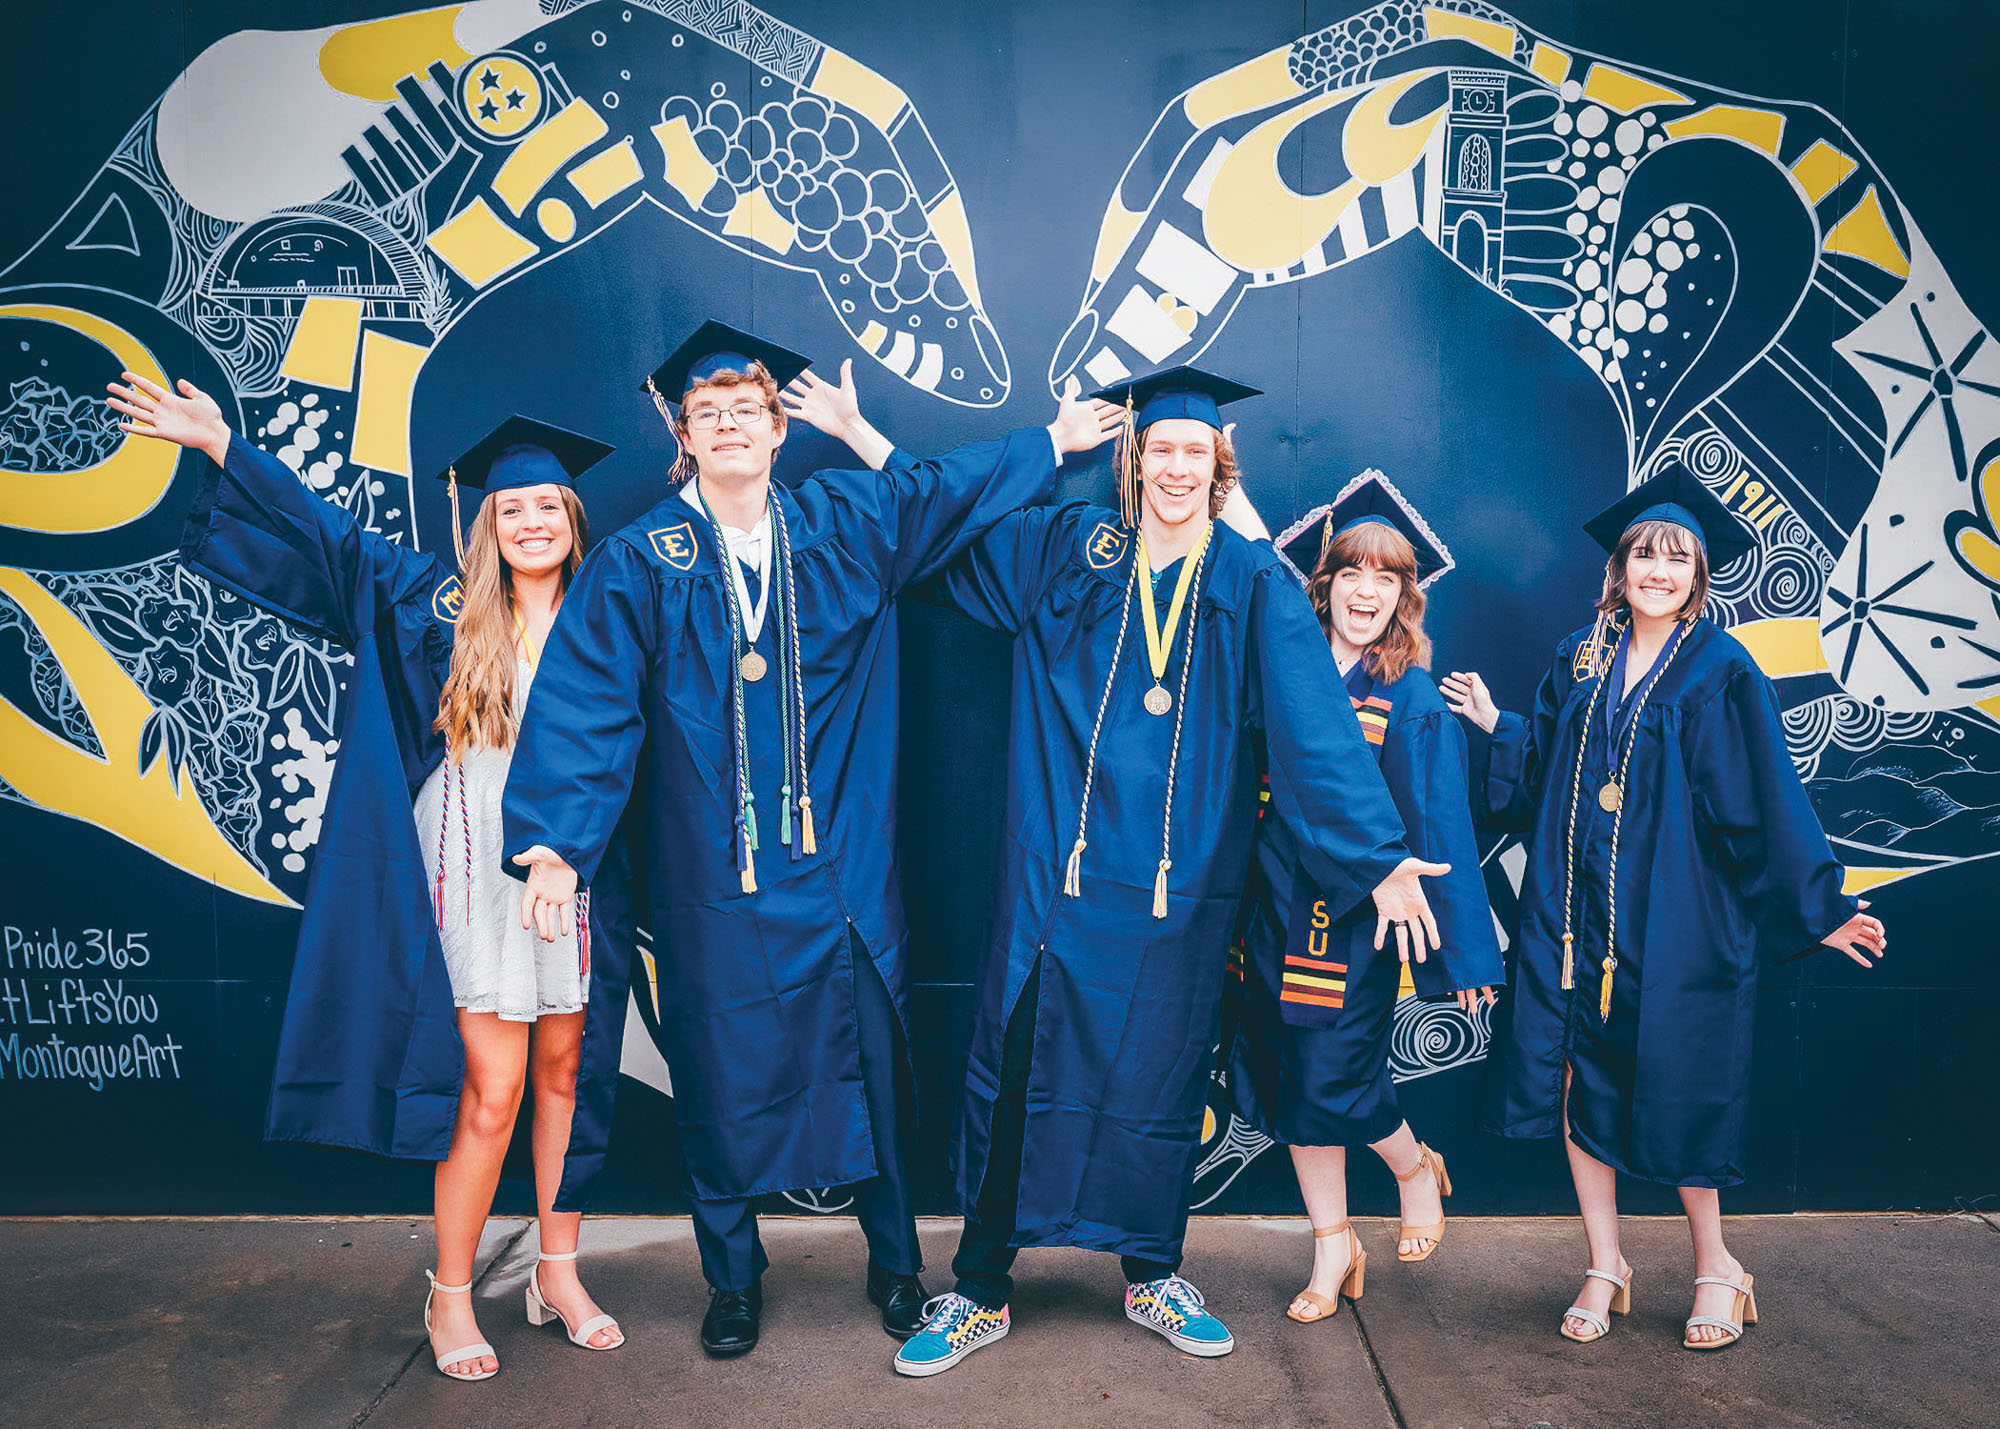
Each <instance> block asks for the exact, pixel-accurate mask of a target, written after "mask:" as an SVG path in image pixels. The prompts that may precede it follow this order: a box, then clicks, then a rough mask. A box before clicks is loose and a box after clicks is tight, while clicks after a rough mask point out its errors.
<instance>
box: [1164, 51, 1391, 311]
mask: <svg viewBox="0 0 2000 1429" xmlns="http://www.w3.org/2000/svg"><path fill="white" fill-rule="evenodd" d="M1352 97H1353V94H1352V91H1348V90H1338V91H1335V92H1333V93H1331V94H1322V95H1318V96H1316V97H1315V98H1312V99H1308V100H1306V101H1305V102H1303V103H1301V104H1298V105H1295V106H1294V107H1292V108H1291V109H1288V110H1286V111H1285V112H1284V113H1283V114H1280V115H1277V116H1275V117H1274V118H1271V119H1267V120H1265V121H1264V122H1263V123H1262V124H1259V125H1258V126H1257V127H1256V128H1255V129H1252V130H1251V131H1250V132H1249V133H1248V134H1245V135H1244V136H1243V138H1242V140H1241V141H1240V142H1239V143H1238V144H1237V145H1236V147H1235V148H1234V149H1231V150H1230V151H1229V153H1228V155H1227V156H1226V157H1225V158H1224V159H1223V161H1222V162H1221V164H1219V165H1217V166H1216V170H1215V182H1214V183H1213V184H1211V185H1210V186H1209V190H1208V207H1207V208H1206V209H1204V210H1203V211H1202V216H1201V224H1202V236H1203V237H1204V238H1206V239H1207V240H1208V246H1209V247H1210V248H1212V249H1213V250H1215V255H1216V257H1218V258H1220V259H1221V260H1222V261H1223V262H1225V263H1234V264H1235V265H1236V266H1237V267H1239V268H1241V269H1243V270H1244V271H1245V272H1275V271H1277V270H1279V269H1283V268H1289V267H1291V266H1292V265H1293V264H1294V263H1296V262H1298V261H1299V260H1300V259H1301V258H1303V257H1305V255H1306V254H1307V253H1309V252H1310V251H1312V249H1314V248H1315V247H1317V246H1318V245H1319V243H1320V242H1321V240H1323V239H1324V238H1325V237H1326V235H1327V234H1329V233H1331V232H1333V230H1334V226H1335V225H1336V224H1338V223H1339V222H1340V216H1341V214H1343V213H1345V212H1346V211H1347V206H1348V205H1349V204H1351V203H1353V202H1354V201H1355V199H1357V198H1359V197H1360V196H1361V191H1362V189H1363V188H1365V187H1366V185H1364V184H1363V183H1362V182H1361V181H1360V180H1359V179H1349V180H1347V182H1345V183H1343V184H1341V185H1340V186H1339V187H1338V188H1336V189H1333V190H1332V191H1331V192H1329V193H1323V194H1311V195H1304V194H1297V193H1294V192H1293V191H1292V189H1291V186H1290V185H1289V184H1287V183H1286V182H1285V181H1284V179H1283V178H1282V177H1280V176H1279V174H1278V148H1279V146H1280V145H1282V144H1283V143H1284V142H1285V140H1286V139H1287V138H1288V137H1290V135H1291V133H1292V131H1293V130H1294V129H1296V128H1298V127H1299V125H1301V124H1304V123H1305V122H1306V121H1307V120H1309V119H1313V118H1315V117H1316V116H1318V115H1320V114H1323V113H1325V112H1326V111H1327V110H1329V109H1331V108H1333V107H1334V106H1335V105H1337V104H1341V103H1344V102H1346V101H1347V100H1348V99H1351V98H1352Z"/></svg>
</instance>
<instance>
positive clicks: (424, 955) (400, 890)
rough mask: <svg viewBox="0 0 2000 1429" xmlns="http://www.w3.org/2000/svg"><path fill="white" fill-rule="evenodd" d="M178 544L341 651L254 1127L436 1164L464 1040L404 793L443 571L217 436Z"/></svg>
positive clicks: (275, 1136) (436, 671) (432, 744)
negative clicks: (329, 774) (301, 888)
mask: <svg viewBox="0 0 2000 1429" xmlns="http://www.w3.org/2000/svg"><path fill="white" fill-rule="evenodd" d="M181 561H182V563H183V564H184V565H186V566H187V568H188V569H189V570H191V571H194V572H195V573H196V574H198V575H200V576H202V577H204V578H205V579H207V580H209V581H212V582H214V583H215V584H217V585H221V586H226V587H228V588H229V589H230V590H233V591H235V592H236V593H237V594H238V595H240V596H242V597H243V598H244V599H245V600H248V601H250V602H252V603H253V604H255V605H257V606H260V607H261V608H263V609H265V610H268V611H270V612H271V613H272V614H273V615H276V616H278V617H279V618H280V619H283V620H285V621H288V622H289V623H290V624H292V625H293V626H294V627H296V628H297V629H298V630H300V631H301V632H302V633H304V634H307V635H311V636H315V637H318V638H320V639H323V640H326V641H328V642H330V643H332V644H334V645H337V646H339V647H340V648H341V649H343V650H346V651H347V652H348V653H350V654H351V655H352V656H353V657H354V664H353V667H352V669H351V671H350V672H349V673H348V676H347V685H346V689H345V691H344V692H343V694H342V698H341V715H340V728H339V737H340V752H339V759H338V760H337V762H336V764H335V768H334V773H333V780H332V786H331V788H330V789H329V790H328V791H327V800H326V810H325V812H324V814H323V815H322V816H321V821H320V839H319V846H318V849H317V852H316V853H315V855H314V858H313V866H312V872H311V874H310V875H309V876H308V879H307V883H306V899H305V911H304V913H303V914H302V916H301V917H300V920H299V943H298V953H297V956H296V959H295V960H294V962H293V965H292V980H291V988H290V992H289V993H288V995H287V997H286V1000H285V1014H284V1023H283V1028H282V1030H281V1032H280V1034H279V1038H278V1056H277V1065H276V1070H275V1075H274V1078H273V1082H272V1087H271V1104H270V1110H269V1114H268V1117H267V1120H266V1123H265V1129H264V1134H265V1136H266V1137H268V1138H270V1139H272V1140H276V1141H307V1142H316V1143H319V1144H321V1145H326V1146H344V1147H351V1148H353V1149H355V1150H359V1151H372V1152H374V1153H376V1154H377V1155H382V1156H405V1157H415V1158H421V1159H426V1160H432V1161H441V1160H443V1159H444V1158H445V1156H446V1155H447V1154H448V1152H449V1150H450V1147H451V1131H452V1123H453V1121H454V1119H455V1118H456V1116H457V1111H458V1091H459V1085H460V1083H461V1082H463V1081H464V1077H465V1053H464V1048H463V1046H462V1045H461V1043H460V1041H459V1036H458V1025H457V1014H456V1012H455V1011H454V1009H453V1005H452V992H451V980H450V978H449V976H448V974H447V972H446V970H445V963H444V952H443V949H442V948H441V947H440V946H439V944H438V932H437V925H436V922H435V917H434V914H433V912H432V909H431V903H430V891H429V888H428V880H427V879H426V876H425V873H424V862H423V854H422V851H421V850H420V849H419V847H418V844H417V828H416V822H415V819H414V817H413V814H412V805H413V802H414V800H415V797H416V793H417V791H418V790H419V789H420V788H422V786H423V782H424V780H425V779H426V778H427V777H428V776H429V774H430V772H431V771H432V770H433V769H435V768H436V767H437V765H438V762H439V761H440V760H441V759H442V758H443V757H444V752H445V743H444V736H443V735H441V734H438V733H436V732H435V731H433V730H432V728H431V724H432V721H433V720H434V719H435V718H436V716H437V708H438V693H439V691H440V689H441V688H442V687H443V684H444V680H445V676H446V675H447V674H448V673H449V671H450V666H451V648H452V635H453V624H452V621H453V619H454V618H455V616H456V614H457V602H458V600H459V598H460V597H459V586H458V576H457V574H456V573H455V572H454V571H453V570H452V569H451V568H450V567H449V566H447V565H445V564H444V563H443V562H442V561H440V560H438V558H437V557H435V556H432V555H428V554H425V553H422V552H418V551H412V550H409V549H407V548H405V547H403V546H399V545H397V544H396V543H395V542H393V541H390V540H387V539H385V538H384V537H382V536H380V535H378V534H377V533H375V532H373V531H369V530H366V529H364V528H363V527H361V526H360V525H359V524H358V523H356V521H355V520H354V518H353V517H352V516H351V515H350V514H349V513H348V512H347V511H345V510H344V509H342V508H341V507H339V506H335V505H333V504H331V503H329V502H326V501H322V500H320V499H319V498H318V497H316V496H314V495H313V494H312V493H311V492H310V491H308V490H307V489H306V488H305V487H304V486H303V485H301V484H300V482H299V479H298V477H297V476H296V475H295V474H294V473H293V472H292V471H291V469H290V468H288V467H286V466H285V465H284V464H283V463H282V462H280V461H278V459H277V458H275V457H273V456H271V455H269V454H268V453H266V452H262V451H259V450H258V449H257V448H256V447H253V446H251V445H250V444H249V443H248V442H247V441H245V440H244V439H243V438H242V437H240V436H235V435H232V436H231V438H230V442H229V460H228V463H227V465H226V466H223V467H220V468H217V467H214V466H213V465H212V464H211V466H210V468H209V472H208V476H207V479H206V480H205V482H204V484H203V486H202V488H201V491H200V493H199V495H198V496H197V497H196V499H195V503H194V507H193V509H192V510H190V511H189V513H188V518H187V524H186V527H185V530H184V532H183V535H182V540H181ZM616 906H618V899H617V898H616V897H615V896H610V895H608V896H607V898H605V899H600V900H599V907H598V908H597V909H595V910H593V918H594V924H593V926H594V927H595V928H596V929H597V933H596V941H597V942H598V943H599V944H600V945H604V944H608V943H611V942H613V941H615V936H616V935H615V933H613V932H612V931H610V930H607V929H606V927H605V926H604V922H605V918H606V916H607V914H608V913H609V912H610V911H611V910H612V909H613V908H615V907H616ZM626 936H627V937H628V938H629V932H628V933H627V934H626Z"/></svg>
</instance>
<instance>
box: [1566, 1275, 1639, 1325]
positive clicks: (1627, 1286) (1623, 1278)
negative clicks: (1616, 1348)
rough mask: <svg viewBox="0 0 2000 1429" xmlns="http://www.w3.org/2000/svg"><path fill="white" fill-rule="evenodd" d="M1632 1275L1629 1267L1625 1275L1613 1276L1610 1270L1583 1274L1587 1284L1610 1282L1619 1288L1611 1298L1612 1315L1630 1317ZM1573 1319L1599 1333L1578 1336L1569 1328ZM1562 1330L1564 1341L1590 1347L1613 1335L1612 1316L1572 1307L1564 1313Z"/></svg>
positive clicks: (1576, 1306)
mask: <svg viewBox="0 0 2000 1429" xmlns="http://www.w3.org/2000/svg"><path fill="white" fill-rule="evenodd" d="M1632 1274H1633V1272H1632V1267H1631V1266H1629V1265H1628V1266H1626V1267H1625V1273H1624V1274H1623V1275H1613V1274H1612V1273H1611V1272H1610V1271H1608V1270H1586V1271H1584V1272H1583V1276H1584V1282H1585V1283H1586V1284H1588V1283H1589V1282H1590V1281H1592V1280H1608V1281H1610V1282H1611V1283H1612V1284H1613V1285H1616V1286H1617V1287H1618V1289H1617V1290H1616V1291H1615V1292H1614V1293H1613V1294H1612V1296H1611V1314H1612V1315H1629V1314H1631V1313H1632ZM1572 1319H1576V1320H1581V1321H1583V1323H1584V1324H1586V1325H1588V1326H1590V1327H1591V1328H1592V1329H1593V1330H1595V1331H1597V1333H1596V1334H1594V1335H1579V1334H1577V1333H1576V1332H1575V1331H1574V1330H1572V1329H1570V1327H1569V1322H1570V1321H1571V1320H1572ZM1561 1328H1562V1335H1563V1338H1564V1339H1566V1340H1575V1341H1576V1342H1577V1343H1578V1344H1579V1345H1590V1344H1595V1343H1596V1342H1597V1341H1599V1340H1601V1339H1603V1338H1604V1337H1605V1336H1606V1335H1608V1334H1610V1333H1611V1319H1610V1316H1608V1315H1600V1314H1598V1313H1597V1312H1596V1311H1595V1310H1589V1309H1585V1308H1584V1307H1583V1306H1581V1305H1572V1306H1570V1307H1569V1308H1568V1309H1567V1310H1565V1311H1563V1319H1562V1326H1561Z"/></svg>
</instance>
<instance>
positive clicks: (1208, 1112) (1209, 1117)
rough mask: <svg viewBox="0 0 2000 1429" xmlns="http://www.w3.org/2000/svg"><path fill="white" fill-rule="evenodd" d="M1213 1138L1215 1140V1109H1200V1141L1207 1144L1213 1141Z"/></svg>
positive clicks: (1209, 1107) (1210, 1107) (1207, 1107)
mask: <svg viewBox="0 0 2000 1429" xmlns="http://www.w3.org/2000/svg"><path fill="white" fill-rule="evenodd" d="M1214 1138H1215V1108H1214V1107H1212V1106H1205V1107H1203V1108H1202V1109H1201V1139H1202V1140H1203V1141H1204V1142H1208V1141H1212V1140H1214Z"/></svg>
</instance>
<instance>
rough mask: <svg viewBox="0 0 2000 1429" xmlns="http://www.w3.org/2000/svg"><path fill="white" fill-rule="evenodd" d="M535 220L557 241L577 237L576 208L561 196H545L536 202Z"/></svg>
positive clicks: (565, 241)
mask: <svg viewBox="0 0 2000 1429" xmlns="http://www.w3.org/2000/svg"><path fill="white" fill-rule="evenodd" d="M535 222H536V223H538V224H540V225H541V228H542V232H544V233H546V234H547V235H548V236H549V237H550V238H552V239H554V240H555V241H556V242H557V243H567V242H569V241H570V239H572V238H574V237H576V210H575V209H573V208H571V207H570V206H569V205H568V204H566V203H564V202H563V201H562V200H561V199H559V198H545V199H543V200H542V201H541V202H540V203H538V204H536V205H535Z"/></svg>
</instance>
